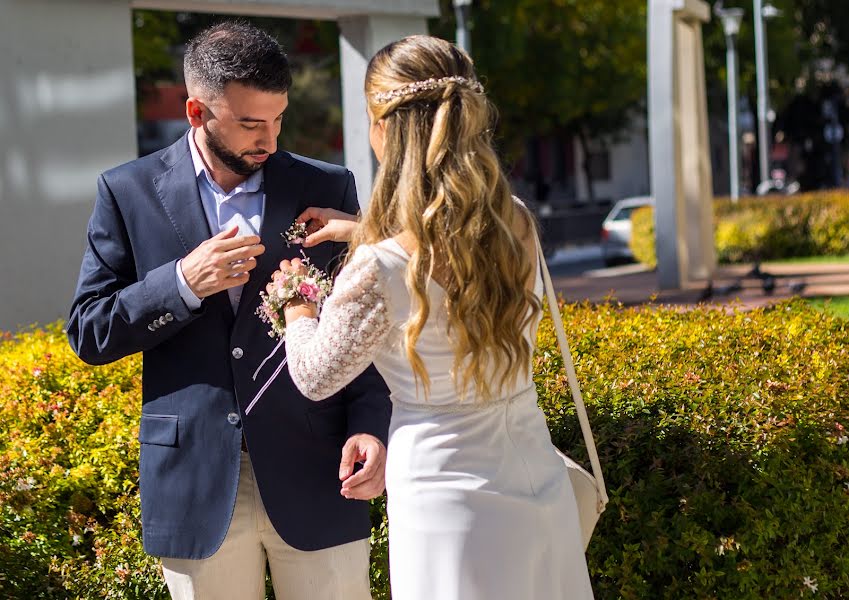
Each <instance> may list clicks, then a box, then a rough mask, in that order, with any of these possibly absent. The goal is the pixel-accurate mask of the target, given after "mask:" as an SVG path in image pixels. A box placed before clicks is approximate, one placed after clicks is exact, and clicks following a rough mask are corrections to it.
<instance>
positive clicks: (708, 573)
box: [0, 303, 849, 600]
mask: <svg viewBox="0 0 849 600" xmlns="http://www.w3.org/2000/svg"><path fill="white" fill-rule="evenodd" d="M563 315H564V320H565V323H566V326H567V331H568V332H569V336H570V339H571V342H572V345H573V351H574V353H575V358H576V367H577V371H578V376H579V378H580V380H581V382H582V384H583V388H584V395H585V398H586V400H587V404H588V407H589V411H590V420H591V422H592V424H593V429H594V432H595V437H596V442H597V444H598V447H599V450H600V453H601V457H602V464H603V465H604V467H605V476H606V478H607V482H608V489H609V492H610V497H611V502H610V505H609V506H608V509H607V511H606V512H605V513H604V515H602V517H601V519H600V521H599V525H598V529H597V530H596V535H595V536H594V538H593V541H592V543H591V545H590V548H589V551H588V560H589V565H590V571H591V574H592V579H593V583H594V587H595V591H596V597H597V598H600V599H601V598H611V599H613V598H624V599H636V598H646V599H656V598H670V599H671V598H675V599H679V598H704V599H708V598H734V599H741V600H747V599H752V600H754V599H758V600H760V599H762V598H770V599H773V598H778V599H782V598H798V597H800V594H801V595H802V596H807V595H810V594H811V590H810V588H809V587H808V586H806V585H805V583H804V582H805V578H806V577H808V578H810V580H809V582H815V583H811V585H816V586H817V590H818V591H817V597H820V598H843V597H846V596H849V553H847V552H846V550H845V549H846V547H847V543H849V539H848V538H849V534H847V531H846V528H845V526H844V524H845V523H846V522H847V521H849V444H847V443H846V442H847V441H849V437H847V436H848V435H849V434H847V431H846V430H845V429H844V427H849V406H847V403H849V400H847V399H849V322H848V321H845V320H842V319H839V318H836V317H834V316H832V315H829V314H828V313H821V312H818V311H816V310H814V309H812V308H809V307H807V306H806V305H804V304H802V303H785V304H781V305H778V306H776V307H774V308H771V309H764V310H756V311H752V312H747V313H738V314H729V313H727V312H726V311H724V310H718V309H717V310H709V309H703V308H700V309H696V310H693V311H689V312H681V311H678V310H673V309H666V308H660V307H644V308H631V309H623V308H621V307H619V306H615V305H602V306H588V305H565V306H564V307H563ZM539 343H540V347H539V350H538V352H537V355H536V358H535V367H534V370H535V381H536V383H537V389H538V391H539V393H540V405H541V406H542V407H543V410H544V411H545V413H546V417H547V419H548V422H549V425H550V428H551V431H552V437H553V439H554V441H555V443H557V444H558V445H559V446H560V447H561V448H563V449H565V450H567V451H569V452H571V453H572V454H573V455H574V456H576V458H578V459H583V458H584V457H585V454H584V453H583V450H582V444H581V442H580V430H579V428H578V425H577V420H576V418H575V415H574V409H573V407H572V403H571V400H570V397H569V393H568V387H567V384H566V380H565V376H564V375H563V372H562V370H561V364H560V363H561V362H562V361H561V359H560V357H559V353H558V351H557V348H556V345H555V338H554V335H553V331H552V328H551V323H550V321H549V320H545V321H543V325H542V327H541V329H540V333H539ZM48 354H49V355H50V357H49V358H48V356H47V355H48ZM0 365H2V367H3V370H2V371H0V394H2V397H0V400H2V404H1V405H0V573H2V574H3V575H2V578H0V597H3V598H7V597H8V598H67V597H72V598H73V597H79V598H99V597H107V598H134V599H135V598H165V597H167V596H166V595H165V592H164V589H163V587H162V584H161V582H160V579H159V574H158V570H157V568H156V561H155V560H153V559H150V558H148V557H146V556H145V555H144V554H143V552H142V551H141V545H140V541H139V529H138V527H139V526H138V500H137V495H136V492H137V489H136V476H137V472H136V459H137V445H136V442H135V427H136V419H137V416H138V410H139V406H138V405H139V400H138V396H139V387H138V384H139V379H138V377H139V375H138V373H139V361H138V359H137V358H131V359H129V360H126V361H122V362H121V363H118V364H117V365H113V366H111V367H106V368H98V369H93V368H90V367H86V366H84V365H82V364H81V363H80V362H79V361H77V360H76V359H75V358H74V357H73V356H72V355H71V354H70V351H68V350H67V344H66V342H65V341H64V338H63V336H62V334H61V332H59V331H58V329H55V328H54V329H50V330H48V331H46V332H34V333H27V334H22V335H19V336H15V337H12V338H9V339H8V340H7V341H5V342H4V343H2V345H0ZM36 369H39V370H40V371H39V372H38V373H36V371H35V370H36ZM60 402H61V404H59V403H60ZM57 407H58V408H57ZM29 478H31V481H30V482H28V479H29ZM21 482H24V483H23V485H21ZM28 486H31V489H28V490H19V489H17V488H18V487H23V488H26V487H28ZM372 508H373V512H372V515H373V520H374V523H375V528H374V530H373V536H372V538H373V541H374V548H373V554H372V558H373V560H372V584H373V591H374V597H375V600H386V599H388V598H389V591H388V570H387V561H386V528H385V508H384V503H383V501H382V499H379V500H378V501H375V502H374V503H373V505H372ZM76 515H82V517H78V516H76ZM86 527H89V528H90V531H86ZM72 532H81V535H82V538H81V540H80V544H79V545H78V546H74V545H73V538H72V535H73V533H72ZM78 534H79V533H78ZM555 534H556V532H555ZM47 586H52V588H53V589H52V591H49V590H48V588H47Z"/></svg>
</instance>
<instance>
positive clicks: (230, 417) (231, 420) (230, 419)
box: [227, 413, 239, 425]
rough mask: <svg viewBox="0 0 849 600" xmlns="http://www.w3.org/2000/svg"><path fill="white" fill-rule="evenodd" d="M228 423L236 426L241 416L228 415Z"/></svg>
mask: <svg viewBox="0 0 849 600" xmlns="http://www.w3.org/2000/svg"><path fill="white" fill-rule="evenodd" d="M227 422H228V423H230V425H236V424H237V423H238V422H239V415H237V414H236V413H230V414H229V415H227Z"/></svg>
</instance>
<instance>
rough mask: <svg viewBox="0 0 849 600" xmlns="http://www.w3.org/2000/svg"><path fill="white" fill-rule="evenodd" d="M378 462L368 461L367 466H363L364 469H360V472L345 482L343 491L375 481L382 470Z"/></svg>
mask: <svg viewBox="0 0 849 600" xmlns="http://www.w3.org/2000/svg"><path fill="white" fill-rule="evenodd" d="M377 462H378V461H377V460H376V459H375V460H369V461H366V464H365V465H363V468H362V469H360V470H359V471H357V472H356V473H354V474H353V475H351V476H350V477H348V478H347V479H346V480H345V483H344V484H342V488H343V489H345V488H349V489H350V488H355V487H357V486H358V485H362V484H363V483H367V482H369V481H371V480H372V479H374V478H375V477H377V476H379V475H380V469H379V466H380V465H378V464H376V463H377Z"/></svg>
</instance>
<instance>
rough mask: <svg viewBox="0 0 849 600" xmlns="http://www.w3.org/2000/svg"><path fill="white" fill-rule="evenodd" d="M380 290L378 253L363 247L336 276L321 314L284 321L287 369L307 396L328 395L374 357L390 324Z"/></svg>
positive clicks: (382, 279)
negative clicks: (289, 322)
mask: <svg viewBox="0 0 849 600" xmlns="http://www.w3.org/2000/svg"><path fill="white" fill-rule="evenodd" d="M384 290H385V281H384V278H383V277H382V274H381V271H380V264H379V263H378V261H377V257H376V256H375V255H374V252H373V251H372V250H371V249H370V248H366V247H362V248H360V249H359V250H358V251H357V252H356V254H355V255H354V257H353V258H352V259H351V261H350V262H349V263H348V264H347V265H346V266H345V268H344V269H342V271H341V272H340V273H339V275H338V277H337V278H336V282H335V284H334V286H333V292H332V293H331V295H330V297H329V298H328V299H327V300H326V301H325V303H324V306H323V307H322V310H321V319H320V320H319V319H309V318H300V319H298V320H296V321H294V322H293V323H291V324H289V325H287V326H286V356H287V357H288V363H289V374H290V375H291V376H292V380H293V381H294V382H295V385H296V386H297V387H298V389H299V390H300V391H301V393H302V394H304V395H305V396H306V397H307V398H310V399H311V400H323V399H325V398H327V397H328V396H332V395H333V394H335V393H336V392H338V391H339V390H341V389H342V388H343V387H345V386H346V385H348V384H349V383H350V382H351V381H353V380H354V379H355V378H356V377H357V376H358V375H359V374H360V373H362V372H363V371H365V369H366V368H367V367H368V366H369V364H371V363H372V361H373V360H374V356H375V355H376V353H377V350H378V349H379V348H380V346H381V345H382V344H383V342H384V341H385V340H386V338H387V337H388V334H389V330H390V321H389V310H388V307H387V303H386V294H385V291H384Z"/></svg>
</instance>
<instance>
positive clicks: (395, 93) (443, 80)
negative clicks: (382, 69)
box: [372, 75, 483, 104]
mask: <svg viewBox="0 0 849 600" xmlns="http://www.w3.org/2000/svg"><path fill="white" fill-rule="evenodd" d="M449 83H456V84H459V85H465V86H466V87H469V88H471V89H473V90H474V91H476V92H478V93H479V94H482V93H483V86H482V85H481V84H480V82H479V81H477V80H474V79H468V78H466V77H460V76H459V75H452V76H450V77H440V78H439V79H435V78H433V77H431V78H430V79H425V80H424V81H414V82H413V83H408V84H407V85H404V86H401V87H399V88H397V89H394V90H389V91H387V92H377V93H375V94H372V99H373V100H374V101H375V102H376V103H378V104H385V103H387V102H392V101H393V100H397V99H398V98H403V97H405V96H412V95H414V94H418V93H419V92H423V91H425V90H435V89H438V88H441V87H444V86H446V85H448V84H449Z"/></svg>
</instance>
